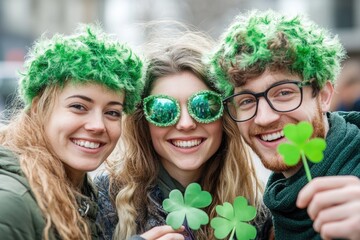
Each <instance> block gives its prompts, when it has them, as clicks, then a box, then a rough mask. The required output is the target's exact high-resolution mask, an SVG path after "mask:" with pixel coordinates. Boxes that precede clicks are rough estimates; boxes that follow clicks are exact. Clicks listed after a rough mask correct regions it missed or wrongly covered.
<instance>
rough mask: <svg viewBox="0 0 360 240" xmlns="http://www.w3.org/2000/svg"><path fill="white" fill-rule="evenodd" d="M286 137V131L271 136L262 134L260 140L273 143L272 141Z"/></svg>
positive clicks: (270, 134)
mask: <svg viewBox="0 0 360 240" xmlns="http://www.w3.org/2000/svg"><path fill="white" fill-rule="evenodd" d="M283 137H284V131H283V130H281V131H278V132H274V133H269V134H261V135H260V139H261V140H263V141H266V142H272V141H276V140H278V139H280V138H283Z"/></svg>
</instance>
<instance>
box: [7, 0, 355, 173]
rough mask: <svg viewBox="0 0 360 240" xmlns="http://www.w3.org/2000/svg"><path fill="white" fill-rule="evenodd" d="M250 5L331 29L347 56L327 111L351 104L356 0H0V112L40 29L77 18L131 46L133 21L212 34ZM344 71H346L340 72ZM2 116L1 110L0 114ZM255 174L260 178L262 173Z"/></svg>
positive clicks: (59, 28)
mask: <svg viewBox="0 0 360 240" xmlns="http://www.w3.org/2000/svg"><path fill="white" fill-rule="evenodd" d="M251 9H259V10H266V9H273V10H277V11H280V12H284V13H286V14H289V15H295V14H297V13H301V14H306V15H308V16H309V17H310V18H311V19H312V20H313V21H314V22H316V23H317V24H319V25H320V26H323V27H325V28H327V29H329V30H330V31H331V32H333V33H334V34H337V35H338V36H339V38H340V40H341V42H342V43H343V44H344V46H345V48H346V50H347V51H348V55H349V60H348V61H347V63H346V64H347V65H349V66H347V65H346V68H345V67H344V74H343V75H341V76H340V79H339V80H341V81H339V87H338V91H337V93H336V96H335V98H334V102H333V110H336V109H343V110H344V109H345V110H347V109H352V107H353V105H354V104H353V102H354V101H355V100H356V99H359V97H360V80H359V79H360V72H359V71H360V63H359V59H360V15H359V13H360V1H357V0H0V112H3V110H4V109H5V108H7V107H8V105H9V103H10V102H11V98H12V97H13V96H14V94H15V92H16V86H17V78H18V72H19V70H20V71H21V67H22V64H23V60H24V57H25V55H26V52H27V50H28V49H29V48H30V47H31V45H32V43H33V41H34V40H35V39H37V38H38V37H39V36H41V35H42V34H43V33H46V35H47V36H51V35H52V34H54V33H63V34H68V33H72V32H73V31H74V29H75V27H76V26H77V25H78V24H79V23H95V22H98V23H100V24H101V25H102V26H103V27H104V29H105V31H106V32H108V33H113V34H115V35H117V37H118V38H119V40H121V41H125V42H128V44H129V45H130V46H137V45H139V44H141V43H143V42H145V41H146V39H147V38H148V37H149V36H148V34H147V32H146V31H144V30H143V29H142V28H141V27H138V26H139V24H142V23H146V22H149V21H152V20H176V21H179V22H182V23H185V24H190V25H193V26H194V27H196V28H197V29H199V30H202V31H205V32H206V33H208V34H209V35H211V36H212V37H213V38H214V39H218V38H219V36H220V34H221V33H222V32H223V31H224V29H225V28H226V27H227V26H228V25H229V24H230V22H231V21H232V20H233V18H234V16H236V15H237V14H239V13H240V12H246V11H247V10H251ZM345 70H346V73H345ZM4 117H6V114H4V112H3V114H2V117H1V118H4ZM259 169H260V170H259V171H260V175H262V176H264V179H266V177H267V176H268V172H266V171H265V170H264V172H262V170H261V168H260V167H259Z"/></svg>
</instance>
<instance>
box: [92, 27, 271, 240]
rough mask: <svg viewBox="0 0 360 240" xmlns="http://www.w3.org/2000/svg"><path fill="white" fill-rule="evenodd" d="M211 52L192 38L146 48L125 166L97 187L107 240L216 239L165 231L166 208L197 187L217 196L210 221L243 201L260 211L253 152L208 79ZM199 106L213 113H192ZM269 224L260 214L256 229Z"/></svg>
mask: <svg viewBox="0 0 360 240" xmlns="http://www.w3.org/2000/svg"><path fill="white" fill-rule="evenodd" d="M212 46H213V42H212V40H211V39H210V38H209V37H207V36H206V35H204V34H202V33H199V32H191V31H188V32H186V33H182V35H181V36H173V37H171V38H162V39H157V38H156V39H154V40H153V42H152V43H149V44H148V45H147V50H145V53H146V57H147V61H148V62H147V64H148V66H147V70H146V75H145V88H144V92H143V94H142V99H143V101H142V104H141V105H139V106H138V107H137V109H136V110H135V112H134V114H133V115H131V116H128V117H127V118H126V119H125V123H124V133H123V134H124V135H123V137H124V138H123V141H124V142H123V150H124V151H123V152H122V154H123V155H122V156H121V161H119V160H118V159H116V161H113V162H110V164H111V165H110V166H109V168H108V169H109V171H110V173H109V174H108V175H101V176H99V177H97V178H96V180H95V183H96V184H97V185H98V187H99V191H100V194H99V195H100V197H99V206H100V211H101V214H100V216H101V218H100V219H99V221H100V222H102V224H103V225H104V226H105V236H106V239H121V240H124V239H129V238H131V239H148V240H152V239H215V237H214V231H213V230H212V229H211V228H210V224H208V225H206V226H203V227H202V228H201V229H200V230H198V231H192V230H190V229H188V228H187V226H186V224H185V226H183V227H182V228H180V229H179V230H172V228H171V227H170V226H166V222H165V219H166V215H167V213H166V212H165V211H164V209H163V208H162V201H163V200H164V199H165V198H168V196H169V192H170V191H171V190H173V189H179V190H180V191H182V192H184V189H185V188H186V187H187V186H188V185H189V184H190V183H192V182H197V183H199V184H200V185H201V187H202V189H204V190H206V191H208V192H210V194H211V195H212V196H213V201H212V203H211V205H210V206H209V207H207V208H206V212H207V214H208V215H209V217H210V218H212V217H214V216H215V215H216V212H215V206H216V205H218V204H223V203H224V202H226V201H227V202H233V201H234V199H235V197H237V196H239V195H242V196H245V197H246V198H247V199H248V201H249V202H250V203H251V204H253V205H255V206H257V207H259V209H261V203H260V202H261V191H262V187H261V183H260V182H259V180H258V179H257V177H256V173H255V171H254V166H253V165H252V161H251V158H250V156H249V152H248V148H247V147H246V145H245V144H244V142H243V141H242V139H241V137H240V134H239V130H238V128H237V126H236V124H235V123H234V122H232V121H231V119H230V118H229V117H228V116H227V115H223V114H222V98H221V93H222V91H223V89H218V88H216V87H215V86H214V84H213V81H211V79H209V78H208V77H207V68H206V66H205V64H204V63H203V56H204V55H205V54H207V53H208V52H209V51H210V50H211V48H212ZM195 98H196V99H197V100H194V99H195ZM197 101H198V102H201V104H203V106H210V107H201V106H200V105H198V106H200V108H201V109H200V110H194V109H195V108H193V105H194V104H195V105H196V104H197V103H196V102H197ZM190 108H192V110H191V111H189V109H190ZM204 112H206V114H202V113H204ZM259 212H262V211H261V210H259ZM263 219H265V217H264V216H262V213H260V214H259V218H258V219H257V222H256V223H254V224H255V225H256V226H260V225H262V221H263Z"/></svg>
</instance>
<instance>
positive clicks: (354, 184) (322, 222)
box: [296, 176, 360, 240]
mask: <svg viewBox="0 0 360 240" xmlns="http://www.w3.org/2000/svg"><path fill="white" fill-rule="evenodd" d="M296 205H297V207H299V208H306V207H307V212H308V214H309V216H310V218H311V219H312V220H313V221H314V224H313V227H314V229H315V231H317V232H319V233H320V235H321V237H322V238H323V239H325V240H328V239H334V238H346V239H350V240H355V239H360V180H359V178H358V177H356V176H331V177H318V178H315V179H313V180H312V181H311V182H309V183H308V184H307V185H306V186H305V187H304V188H303V189H302V190H301V191H300V192H299V195H298V198H297V202H296Z"/></svg>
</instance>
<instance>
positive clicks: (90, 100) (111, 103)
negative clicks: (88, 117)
mask: <svg viewBox="0 0 360 240" xmlns="http://www.w3.org/2000/svg"><path fill="white" fill-rule="evenodd" d="M70 98H81V99H83V100H85V101H87V102H90V103H94V100H92V99H91V98H89V97H86V96H83V95H72V96H70V97H67V98H66V99H70ZM108 105H120V106H123V105H124V104H122V103H121V102H117V101H111V102H109V103H108Z"/></svg>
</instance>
